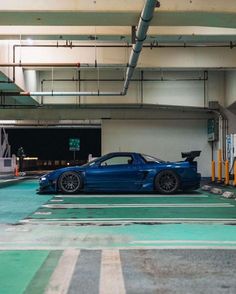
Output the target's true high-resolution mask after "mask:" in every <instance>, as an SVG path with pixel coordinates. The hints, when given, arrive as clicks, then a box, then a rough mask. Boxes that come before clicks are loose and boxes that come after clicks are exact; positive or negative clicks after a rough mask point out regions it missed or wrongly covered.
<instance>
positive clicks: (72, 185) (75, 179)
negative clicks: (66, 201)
mask: <svg viewBox="0 0 236 294" xmlns="http://www.w3.org/2000/svg"><path fill="white" fill-rule="evenodd" d="M81 185H82V180H81V177H80V175H79V174H77V173H76V172H72V171H71V172H65V173H63V174H62V175H61V176H60V178H59V181H58V188H59V190H61V191H62V192H63V193H67V194H70V193H75V192H78V191H79V190H80V188H81Z"/></svg>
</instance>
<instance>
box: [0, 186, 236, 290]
mask: <svg viewBox="0 0 236 294" xmlns="http://www.w3.org/2000/svg"><path fill="white" fill-rule="evenodd" d="M37 185H38V183H37V181H25V182H21V183H18V184H15V185H12V186H10V187H6V188H2V189H0V261H1V262H0V293H1V294H31V293H32V294H41V293H44V292H45V289H47V286H48V284H49V282H50V278H51V277H52V275H53V272H54V270H55V269H56V268H57V267H58V265H59V266H60V262H59V260H60V259H61V257H62V256H63V254H64V252H65V251H67V250H69V251H70V250H72V252H73V249H76V250H79V249H80V250H82V253H81V257H80V258H79V259H78V262H77V263H76V268H75V270H74V274H73V276H72V282H71V286H70V288H69V292H68V293H69V294H71V293H77V292H73V291H74V289H77V288H76V287H77V286H76V285H77V282H78V281H80V282H81V283H82V284H83V283H84V281H87V280H88V279H87V276H88V273H89V275H93V274H94V267H93V266H94V259H93V258H91V256H92V257H93V256H94V257H96V260H97V269H98V273H97V275H96V277H95V278H96V279H95V278H94V281H96V283H97V284H96V285H97V287H98V283H99V269H100V262H101V261H99V260H100V259H101V256H102V252H103V251H104V250H106V249H109V250H118V251H119V250H121V251H122V250H127V249H129V250H127V252H125V253H122V252H121V251H120V252H121V256H122V254H123V256H124V255H125V256H126V255H127V256H129V255H130V256H133V255H132V253H129V252H128V251H130V249H132V250H131V251H132V252H134V251H135V250H138V249H139V250H143V253H142V254H143V256H146V254H148V253H146V252H148V251H149V253H150V250H151V249H155V250H156V251H159V250H163V249H164V250H165V252H167V253H166V254H168V252H170V251H168V250H176V249H177V251H179V252H180V250H187V251H188V252H191V254H192V252H193V251H191V250H196V251H195V253H194V256H196V261H198V260H199V257H202V254H201V252H200V251H199V250H205V249H207V250H209V249H210V250H209V252H212V249H214V252H216V253H215V255H214V254H213V255H212V257H211V262H214V261H215V260H218V259H217V258H218V256H219V254H221V256H222V261H221V260H218V261H219V262H218V263H219V265H221V264H222V262H224V257H225V256H226V252H222V251H223V250H226V251H227V256H228V261H229V262H230V261H232V260H234V259H235V254H234V253H233V252H235V249H236V226H235V225H225V224H224V223H225V221H227V220H228V221H229V223H234V224H236V201H235V200H228V199H224V198H222V197H221V196H217V195H212V194H208V193H202V192H200V191H199V192H196V193H195V192H194V193H189V194H177V195H172V196H164V195H155V194H147V195H101V194H100V195H85V194H83V195H73V196H69V197H68V196H64V195H54V196H53V195H40V196H39V195H37V194H36V189H37ZM151 220H156V221H157V222H156V223H155V222H154V223H152V222H151ZM186 220H187V221H191V223H188V222H186ZM200 220H202V222H200ZM123 221H126V222H123ZM139 221H140V223H139ZM165 221H171V223H165ZM142 222H143V223H142ZM167 249H168V250H167ZM83 250H85V251H86V250H91V251H89V252H87V251H86V252H84V251H83ZM99 250H100V251H99ZM109 250H108V251H109ZM217 250H219V251H218V252H217ZM98 251H99V253H98ZM131 251H130V252H131ZM231 251H232V255H231V253H230V252H231ZM159 252H160V251H159ZM183 252H185V251H183ZM98 254H99V256H100V257H99V258H98V257H97V255H98ZM183 254H184V256H185V253H183ZM207 254H210V253H207ZM152 255H153V252H151V253H150V256H152ZM137 256H140V254H139V252H138V253H137ZM160 256H162V255H160ZM160 256H159V257H158V258H160ZM176 256H179V255H178V252H177V253H176ZM186 256H190V253H186ZM141 257H142V256H141ZM171 258H172V257H171ZM194 258H195V257H194ZM202 259H203V260H204V258H203V257H202ZM125 260H126V258H125V259H124V260H123V261H124V262H125ZM177 260H178V259H176V261H177ZM131 261H132V262H133V261H134V260H133V259H132V258H131ZM228 261H227V262H226V263H225V265H224V267H225V268H227V266H228ZM158 262H159V259H158ZM194 262H195V261H194ZM149 263H150V258H149V257H148V264H149ZM129 264H130V263H129ZM142 264H143V261H142V260H141V261H140V265H142ZM122 266H123V269H125V275H124V279H125V280H126V283H127V284H126V287H128V289H131V288H132V287H133V286H132V285H133V284H132V285H131V284H129V283H130V282H129V281H130V280H129V279H130V277H131V276H132V275H133V271H135V269H136V266H134V268H132V269H131V270H130V272H129V271H127V266H128V264H127V265H124V264H122ZM168 266H170V265H168ZM84 267H88V268H87V269H86V270H85V271H83V269H84ZM233 267H234V265H232V268H233ZM193 268H194V270H195V265H193ZM212 268H214V267H212ZM232 268H231V267H229V269H228V272H229V274H228V277H231V276H230V272H232ZM204 269H206V268H205V265H204V267H201V268H200V271H202V270H204ZM175 271H176V269H175ZM222 271H223V270H222ZM213 272H214V271H213ZM72 273H73V272H71V274H72ZM140 273H142V271H141V270H140ZM207 273H208V269H206V272H205V274H206V275H207ZM153 274H155V273H153ZM213 274H214V273H213ZM81 275H82V277H85V278H83V279H82V280H78V279H79V277H81ZM83 275H84V276H83ZM130 275H131V276H130ZM198 275H199V274H198ZM232 275H233V274H232ZM145 277H146V276H145V274H144V276H142V277H141V278H140V280H142V279H143V278H145ZM155 279H156V278H155ZM217 279H218V278H217ZM229 279H230V278H229ZM131 280H132V279H131ZM94 283H95V282H94ZM227 283H228V282H227ZM85 284H86V283H85ZM89 285H90V286H91V283H90V284H86V285H84V286H83V287H84V292H81V293H87V292H86V291H87V289H88V288H87V287H89ZM147 285H150V283H149V282H148V283H147ZM91 287H92V286H91ZM130 287H131V288H130ZM93 289H94V288H93ZM137 289H139V287H136V288H135V291H137ZM135 291H134V293H137V292H135ZM55 293H56V290H55ZM91 293H92V292H91ZM143 293H146V292H145V289H144V292H143Z"/></svg>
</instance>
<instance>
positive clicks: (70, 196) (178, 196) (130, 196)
mask: <svg viewBox="0 0 236 294" xmlns="http://www.w3.org/2000/svg"><path fill="white" fill-rule="evenodd" d="M173 197H174V198H208V197H209V196H208V195H205V194H204V195H198V194H196V195H174V196H173V195H152V194H147V195H136V194H135V195H130V194H129V195H126V194H124V195H122V194H119V195H115V194H114V195H91V194H88V195H56V196H55V198H173Z"/></svg>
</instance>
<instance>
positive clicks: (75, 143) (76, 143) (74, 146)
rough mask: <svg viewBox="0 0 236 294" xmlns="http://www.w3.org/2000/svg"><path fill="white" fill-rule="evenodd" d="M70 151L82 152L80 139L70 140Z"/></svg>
mask: <svg viewBox="0 0 236 294" xmlns="http://www.w3.org/2000/svg"><path fill="white" fill-rule="evenodd" d="M69 150H70V151H79V150H80V139H78V138H73V139H69Z"/></svg>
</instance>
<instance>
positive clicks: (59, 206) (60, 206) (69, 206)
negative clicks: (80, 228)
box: [42, 203, 234, 209]
mask: <svg viewBox="0 0 236 294" xmlns="http://www.w3.org/2000/svg"><path fill="white" fill-rule="evenodd" d="M42 207H44V208H51V209H63V208H65V209H72V208H75V209H77V208H95V209H96V208H97V209H99V208H126V207H127V208H128V207H135V208H149V207H150V208H153V207H185V208H187V207H191V208H195V207H196V208H205V207H212V208H214V207H217V208H221V207H222V208H223V207H224V208H226V207H234V205H233V204H230V203H211V204H209V203H191V204H189V203H183V204H168V203H166V204H156V203H150V204H144V203H142V204H44V205H42Z"/></svg>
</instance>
